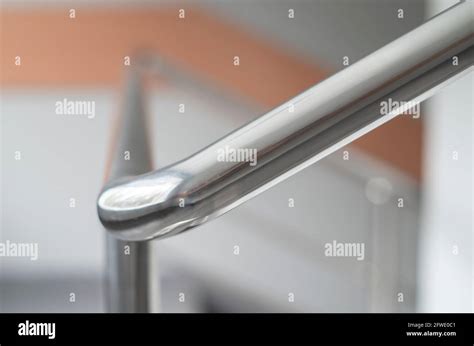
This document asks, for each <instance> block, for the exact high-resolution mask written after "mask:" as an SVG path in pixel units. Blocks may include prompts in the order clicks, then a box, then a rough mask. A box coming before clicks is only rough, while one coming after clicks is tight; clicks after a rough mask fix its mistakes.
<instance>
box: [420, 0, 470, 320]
mask: <svg viewBox="0 0 474 346" xmlns="http://www.w3.org/2000/svg"><path fill="white" fill-rule="evenodd" d="M454 3H456V1H448V0H435V1H431V2H429V7H428V16H432V15H434V14H436V13H438V12H440V11H442V10H443V9H445V8H447V7H449V6H451V5H452V4H454ZM473 10H474V9H473ZM473 83H474V76H473V73H471V74H469V75H467V76H465V77H464V78H462V79H461V80H458V81H456V82H455V83H454V84H452V85H450V86H449V87H447V88H446V89H444V90H442V91H441V92H439V93H438V94H437V95H436V96H434V97H433V98H432V99H430V100H429V101H428V102H427V105H426V106H427V112H426V114H427V116H426V118H425V124H426V132H425V134H426V136H425V143H424V148H425V159H424V170H425V184H424V191H425V195H424V212H423V226H422V234H421V238H420V245H421V247H420V252H419V254H420V255H419V256H420V257H419V261H420V265H419V276H418V277H419V289H418V310H420V311H426V312H469V311H473V291H472V287H473V284H472V280H473V271H472V269H473V263H472V258H473V256H472V255H473V219H472V214H473V204H472V196H473V133H474V129H473V116H474V115H473V114H474V113H473V101H472V100H473ZM455 151H456V152H458V160H455V159H454V158H453V155H455V154H454V152H455ZM456 250H457V251H456Z"/></svg>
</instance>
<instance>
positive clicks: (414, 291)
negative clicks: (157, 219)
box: [0, 0, 474, 312]
mask: <svg viewBox="0 0 474 346" xmlns="http://www.w3.org/2000/svg"><path fill="white" fill-rule="evenodd" d="M455 3H456V1H454V0H453V1H452V0H427V1H422V0H334V1H328V0H312V1H309V0H291V1H289V0H278V1H270V0H251V1H250V0H241V1H225V0H220V1H218V0H214V1H210V0H195V1H183V2H176V1H133V2H132V1H99V0H96V1H92V0H91V1H80V2H79V1H13V0H3V1H2V5H1V21H0V29H1V52H0V54H1V55H0V56H1V58H0V59H1V61H0V63H1V70H0V72H1V73H0V83H1V108H0V111H1V119H0V120H1V122H0V125H1V141H0V144H1V200H0V241H1V242H6V241H11V242H16V243H22V242H25V243H37V244H38V247H39V258H38V260H37V261H31V260H30V259H28V258H21V257H0V311H1V312H102V311H105V299H104V292H105V290H104V275H105V270H106V268H105V230H104V229H103V227H102V225H101V224H100V222H99V220H98V217H97V213H96V198H97V196H98V193H99V191H100V190H101V188H102V186H103V184H104V176H105V174H106V170H107V163H108V159H107V158H108V152H109V150H110V143H111V141H112V132H113V131H112V130H113V128H114V126H116V119H117V117H118V115H119V114H120V112H121V109H122V105H123V90H124V88H125V84H126V78H125V76H126V74H127V70H128V69H131V68H133V67H134V66H136V65H137V64H139V58H138V57H139V56H141V55H142V54H143V53H145V52H146V54H148V55H149V56H153V57H154V58H153V59H155V61H156V62H157V64H156V66H155V68H149V70H150V71H149V75H150V78H147V81H146V85H147V88H146V98H145V100H144V102H145V105H146V109H147V113H148V115H149V119H150V121H149V123H148V126H149V129H148V130H149V132H150V133H151V134H152V148H153V151H154V154H153V159H154V162H155V166H156V167H162V166H164V165H166V164H169V163H172V162H174V161H175V160H177V159H180V158H183V157H185V156H187V155H189V154H191V153H193V152H194V151H196V150H198V149H200V148H202V147H204V146H206V145H207V144H209V143H211V142H212V141H214V140H216V139H218V138H219V137H221V136H223V135H225V134H226V133H228V132H229V131H231V130H233V129H235V128H236V127H238V126H240V125H242V124H244V123H246V122H248V121H250V120H252V119H255V118H256V117H258V116H259V115H261V114H263V113H264V112H266V111H268V110H270V109H272V108H273V107H275V106H277V105H279V104H280V103H282V102H284V101H286V100H288V99H290V98H291V97H293V96H294V95H296V94H298V93H299V92H301V91H303V90H305V89H307V88H308V87H310V86H312V85H314V84H316V83H317V82H318V81H320V80H322V79H324V78H326V77H327V76H329V75H331V74H333V73H335V72H337V71H338V70H341V69H343V68H346V67H347V66H348V65H350V64H352V63H354V62H356V61H357V60H359V59H361V58H362V57H364V56H366V55H367V54H369V53H371V52H372V51H374V50H376V49H378V48H380V47H382V46H383V45H385V44H386V43H388V42H390V41H392V40H393V39H395V38H397V37H399V36H401V35H403V34H404V33H406V32H408V31H410V30H411V29H413V28H415V27H416V26H418V25H420V24H421V23H422V22H423V21H425V20H426V19H428V18H430V17H432V16H434V15H435V14H437V13H439V12H441V11H442V10H444V9H446V8H448V7H450V6H451V5H453V4H455ZM400 9H401V10H402V12H400ZM400 13H402V16H401V17H400ZM236 57H237V58H238V59H237V60H236ZM18 58H20V59H18ZM236 61H238V64H237V65H236V64H235V62H236ZM64 99H67V100H80V101H91V102H94V104H95V116H94V117H87V116H83V115H82V116H81V115H73V116H72V115H70V116H67V115H58V114H57V113H56V102H58V101H62V100H64ZM472 99H473V75H472V73H471V74H470V75H467V76H465V77H464V78H462V79H460V80H458V81H456V82H455V83H453V84H451V85H450V86H448V87H447V88H445V89H443V90H442V91H441V92H439V93H438V94H437V95H436V96H434V97H433V98H431V99H430V100H429V101H427V102H425V103H423V104H422V105H421V112H420V115H419V117H418V116H416V117H413V116H410V115H402V116H400V117H398V118H396V119H395V120H393V121H391V122H389V123H387V124H385V125H383V126H382V127H380V128H378V129H376V130H375V131H373V132H371V133H370V134H368V135H366V136H364V137H362V138H361V139H359V140H357V141H356V142H354V143H352V144H351V145H350V146H348V147H345V148H343V149H342V150H340V151H338V152H336V153H334V154H332V155H331V156H329V157H327V158H325V159H324V160H322V161H320V162H318V163H317V164H315V165H313V166H311V167H309V168H308V169H306V170H304V171H303V172H301V173H299V174H297V175H295V176H293V177H292V178H290V179H288V180H286V181H285V182H283V183H281V184H279V185H277V186H276V187H274V188H272V189H270V190H269V191H267V192H265V193H264V194H262V195H260V196H258V197H256V198H255V199H253V200H251V201H250V202H248V203H246V204H244V205H242V206H241V207H239V208H237V209H235V210H233V211H231V212H229V213H228V214H226V215H225V216H223V217H222V218H219V219H217V220H215V221H212V222H210V223H208V224H205V225H204V226H202V227H200V228H199V229H194V230H192V231H190V232H186V233H184V234H181V235H179V236H176V237H173V238H169V239H165V240H162V241H159V242H158V243H157V244H156V247H157V254H158V265H159V277H160V292H159V294H160V302H161V303H160V309H161V311H164V312H301V311H304V312H417V311H419V312H472V311H473V307H474V301H473V282H474V275H473V256H472V255H473V246H474V243H473V213H472V211H473V202H472V196H473V176H474V175H473V158H472V157H473V133H474V131H473V130H474V127H473V101H472ZM18 152H20V153H21V159H20V160H18ZM72 201H73V202H74V203H72ZM333 241H337V242H349V243H363V244H365V258H364V260H362V261H358V260H356V259H355V258H353V257H341V258H337V257H327V256H325V254H324V250H325V247H324V246H325V244H326V243H332V242H333ZM236 247H238V250H239V251H238V254H236V251H235V250H236ZM71 293H73V294H74V296H75V300H74V301H71V299H70V298H71ZM183 297H184V299H183Z"/></svg>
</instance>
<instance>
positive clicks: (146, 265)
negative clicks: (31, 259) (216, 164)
mask: <svg viewBox="0 0 474 346" xmlns="http://www.w3.org/2000/svg"><path fill="white" fill-rule="evenodd" d="M140 80H141V77H140V72H139V71H138V70H136V69H131V70H130V72H129V74H128V76H127V83H126V86H127V88H126V90H125V94H124V98H123V99H124V101H123V105H122V106H123V107H122V112H121V114H120V120H119V123H118V124H117V127H116V133H115V138H114V142H113V148H112V151H111V154H112V155H113V156H112V157H110V159H111V161H110V166H109V169H110V171H109V172H108V177H107V179H109V180H110V179H112V180H115V179H119V178H120V177H123V176H125V175H136V174H140V173H144V172H148V171H149V170H150V169H152V164H151V158H150V152H149V148H150V147H149V137H148V134H147V132H146V130H147V127H146V117H145V112H144V109H143V102H142V101H143V100H142V97H143V92H142V88H141V81H140ZM128 153H129V157H128ZM106 237H107V239H106V241H107V248H106V254H107V271H106V292H105V293H106V294H105V296H106V298H107V311H108V312H125V313H128V312H157V311H158V310H159V287H158V286H159V276H158V275H159V272H158V270H157V259H156V256H157V253H156V250H155V249H154V245H155V242H153V241H149V242H127V241H123V240H120V239H118V238H116V237H114V235H113V234H110V233H107V235H106Z"/></svg>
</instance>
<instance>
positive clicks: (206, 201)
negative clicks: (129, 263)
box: [97, 1, 474, 241]
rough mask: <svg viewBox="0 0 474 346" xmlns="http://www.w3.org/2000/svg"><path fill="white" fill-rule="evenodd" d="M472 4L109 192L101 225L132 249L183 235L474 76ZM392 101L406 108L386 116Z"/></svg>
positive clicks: (100, 204)
mask: <svg viewBox="0 0 474 346" xmlns="http://www.w3.org/2000/svg"><path fill="white" fill-rule="evenodd" d="M472 6H473V4H472V2H471V1H467V2H463V3H459V4H457V5H456V6H453V7H451V8H450V9H448V10H446V11H444V12H443V13H441V14H439V15H437V16H436V17H434V18H432V19H430V20H429V21H427V22H426V23H424V24H423V25H421V26H419V27H418V28H416V29H414V30H412V31H410V32H409V33H407V34H406V35H404V36H402V37H400V38H398V39H396V40H395V41H393V42H391V43H389V44H387V45H386V46H384V47H382V48H381V49H379V50H377V51H375V52H374V53H372V54H370V55H368V56H367V57H365V58H363V59H361V60H360V61H358V62H357V63H355V64H353V65H352V66H350V67H347V68H346V69H344V70H342V71H341V72H339V73H337V74H335V75H333V76H331V77H329V78H328V79H326V80H324V81H322V82H320V83H319V84H317V85H315V86H313V87H312V88H310V89H308V90H307V91H305V92H303V93H302V94H300V95H298V96H296V97H295V98H293V99H292V100H290V101H288V102H286V103H285V104H283V105H281V106H280V107H277V108H276V109H274V110H272V111H270V112H268V113H267V114H265V115H263V116H261V117H260V118H258V119H256V120H254V121H252V122H250V123H248V124H247V125H245V126H243V127H241V128H239V129H237V130H236V131H234V132H232V133H230V134H229V135H227V136H225V137H224V138H222V139H220V140H218V141H217V142H215V143H213V144H211V145H209V146H208V147H206V148H204V149H202V150H201V151H199V152H197V153H195V154H194V155H192V156H190V157H188V158H186V159H184V160H181V161H179V162H177V163H175V164H173V165H170V166H168V167H165V168H162V169H159V170H157V171H154V172H151V173H146V174H143V175H139V176H133V177H129V178H126V179H120V180H118V181H115V182H112V183H110V184H108V185H107V186H106V187H105V188H104V189H103V191H102V192H101V194H100V196H99V198H98V203H97V204H98V213H99V217H100V220H101V222H102V223H103V225H104V226H105V227H106V228H107V229H108V230H109V231H110V232H111V233H112V234H113V235H114V236H116V237H118V238H120V239H123V240H128V241H142V240H149V239H153V238H161V237H165V236H170V235H174V234H177V233H180V232H182V231H185V230H188V229H190V228H192V227H195V226H198V225H200V224H202V223H204V222H207V221H209V220H211V219H213V218H215V217H218V216H220V215H222V214H224V213H225V212H227V211H229V210H231V209H233V208H235V207H237V206H238V205H240V204H242V203H244V202H245V201H247V200H249V199H250V198H252V197H255V196H256V195H258V194H260V193H262V192H263V191H265V190H266V189H268V188H270V187H271V186H273V185H275V184H277V183H279V182H281V181H283V180H284V179H286V178H288V177H290V176H291V175H293V174H295V173H297V172H298V171H300V170H302V169H304V168H306V167H308V166H309V165H311V164H313V163H315V162H316V161H318V160H320V159H322V158H323V157H325V156H327V155H329V154H331V153H332V152H334V151H336V150H338V149H340V148H341V147H343V146H344V145H346V144H348V143H350V142H352V141H353V140H355V139H357V138H359V137H360V136H362V135H364V134H365V133H367V132H369V131H371V130H372V129H374V128H376V127H378V126H380V125H382V124H384V123H385V122H387V121H389V120H391V119H393V118H394V117H396V116H398V115H400V114H402V113H403V112H405V111H406V110H408V109H409V108H410V107H411V106H413V105H416V104H418V103H420V102H421V101H423V100H425V99H427V98H428V97H430V96H431V95H432V94H433V93H434V92H435V91H436V90H438V89H439V88H441V87H443V86H445V85H446V84H447V83H448V82H451V81H453V80H454V79H455V78H457V77H459V76H461V75H463V74H465V73H468V72H469V71H472V69H473V68H472V65H473V61H474V51H473V22H474V18H473V8H472ZM390 100H394V101H395V103H396V102H399V103H400V104H399V105H397V106H395V107H394V108H393V109H390V111H389V112H387V114H383V113H382V111H381V110H382V108H383V107H381V104H383V103H384V102H389V101H390ZM232 153H234V155H238V154H241V155H242V157H240V160H236V159H235V157H234V159H233V158H232ZM252 153H253V154H252ZM255 153H256V158H255V157H254V159H252V157H253V155H254V154H255ZM226 154H229V155H227V156H226ZM219 157H221V158H222V157H224V160H220V159H219Z"/></svg>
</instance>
